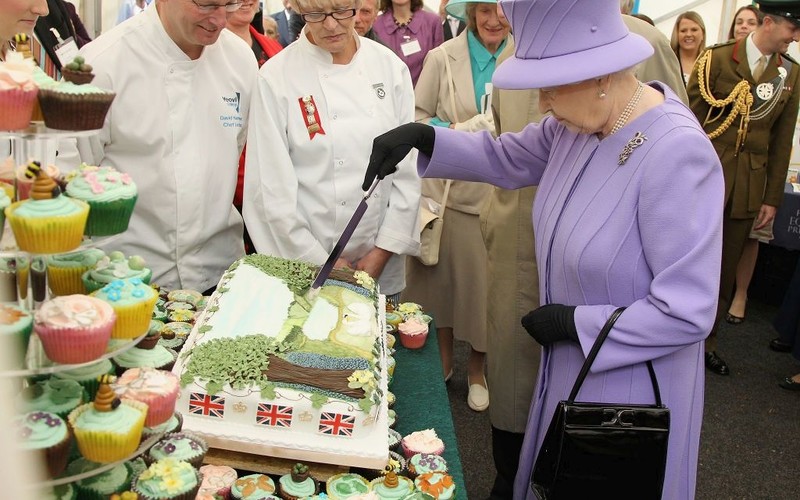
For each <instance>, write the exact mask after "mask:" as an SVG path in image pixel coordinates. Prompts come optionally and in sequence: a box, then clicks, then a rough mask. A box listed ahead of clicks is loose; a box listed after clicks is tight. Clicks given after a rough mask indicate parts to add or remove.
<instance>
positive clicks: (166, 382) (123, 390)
mask: <svg viewBox="0 0 800 500" xmlns="http://www.w3.org/2000/svg"><path fill="white" fill-rule="evenodd" d="M111 387H112V389H114V392H116V393H117V396H119V397H120V398H129V399H133V400H135V401H139V402H142V403H144V404H146V405H147V418H146V419H145V421H144V425H145V426H147V427H154V426H157V425H161V424H163V423H165V422H166V421H167V420H169V419H170V418H171V417H172V415H173V414H174V413H175V401H176V400H177V399H178V392H179V390H180V384H179V383H178V376H177V375H175V374H173V373H172V372H167V371H163V370H156V369H155V368H130V369H128V370H126V371H125V373H123V374H122V376H120V377H119V378H117V380H116V381H115V382H114V383H113V384H111Z"/></svg>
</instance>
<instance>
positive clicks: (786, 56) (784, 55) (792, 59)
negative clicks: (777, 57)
mask: <svg viewBox="0 0 800 500" xmlns="http://www.w3.org/2000/svg"><path fill="white" fill-rule="evenodd" d="M781 57H782V58H783V59H788V60H790V61H791V62H792V64H798V65H800V63H798V62H797V61H795V59H794V58H793V57H792V56H790V55H789V54H784V53H782V54H781Z"/></svg>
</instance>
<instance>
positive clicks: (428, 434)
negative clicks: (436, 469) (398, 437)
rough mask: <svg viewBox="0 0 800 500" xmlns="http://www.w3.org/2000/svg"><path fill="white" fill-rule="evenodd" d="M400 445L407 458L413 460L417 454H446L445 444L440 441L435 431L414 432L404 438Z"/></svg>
mask: <svg viewBox="0 0 800 500" xmlns="http://www.w3.org/2000/svg"><path fill="white" fill-rule="evenodd" d="M400 444H401V446H402V447H403V454H404V455H405V456H406V458H411V457H412V456H413V455H414V454H416V453H432V454H434V455H441V454H442V453H443V452H444V442H443V441H442V440H441V439H439V437H438V436H437V435H436V431H435V430H433V429H425V430H424V431H417V432H412V433H411V434H409V435H408V436H406V437H404V438H403V440H402V441H401V442H400Z"/></svg>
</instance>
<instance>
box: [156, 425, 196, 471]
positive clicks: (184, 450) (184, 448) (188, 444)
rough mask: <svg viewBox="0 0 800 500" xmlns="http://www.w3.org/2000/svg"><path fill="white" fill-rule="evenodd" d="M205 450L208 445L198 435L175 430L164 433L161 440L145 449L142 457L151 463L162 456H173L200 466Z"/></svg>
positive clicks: (162, 457)
mask: <svg viewBox="0 0 800 500" xmlns="http://www.w3.org/2000/svg"><path fill="white" fill-rule="evenodd" d="M207 451H208V445H207V444H206V442H205V441H203V440H202V439H201V438H199V437H198V436H195V435H194V434H189V433H186V432H177V433H170V434H166V435H165V436H164V438H163V439H162V440H161V441H159V442H158V443H156V444H154V445H153V447H152V448H150V449H149V450H148V451H147V454H146V455H145V456H144V459H145V461H146V462H148V463H153V462H157V461H158V460H161V459H164V458H173V459H175V460H183V461H186V462H189V463H190V464H192V465H193V466H195V467H200V465H202V463H203V458H205V456H206V452H207Z"/></svg>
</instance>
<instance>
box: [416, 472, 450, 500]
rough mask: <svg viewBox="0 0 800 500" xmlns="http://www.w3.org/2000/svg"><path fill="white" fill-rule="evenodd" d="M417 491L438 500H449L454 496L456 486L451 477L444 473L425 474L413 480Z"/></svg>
mask: <svg viewBox="0 0 800 500" xmlns="http://www.w3.org/2000/svg"><path fill="white" fill-rule="evenodd" d="M414 485H415V486H416V487H417V489H418V490H419V491H422V492H424V493H427V494H429V495H430V496H432V497H433V498H438V499H440V500H450V499H452V498H455V496H456V484H455V482H453V477H452V476H450V475H448V474H446V473H444V472H426V473H424V474H420V475H419V476H417V478H416V479H415V480H414Z"/></svg>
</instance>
